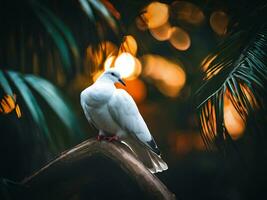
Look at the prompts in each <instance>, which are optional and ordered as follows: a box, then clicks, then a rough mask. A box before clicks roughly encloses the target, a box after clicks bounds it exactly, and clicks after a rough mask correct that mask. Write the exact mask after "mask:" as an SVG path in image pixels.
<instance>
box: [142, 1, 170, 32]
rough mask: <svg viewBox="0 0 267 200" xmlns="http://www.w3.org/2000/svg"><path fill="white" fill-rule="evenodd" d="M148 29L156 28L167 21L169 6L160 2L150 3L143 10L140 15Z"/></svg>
mask: <svg viewBox="0 0 267 200" xmlns="http://www.w3.org/2000/svg"><path fill="white" fill-rule="evenodd" d="M142 16H143V19H144V21H145V22H146V24H147V26H148V28H157V27H159V26H162V25H163V24H165V23H166V22H167V21H168V19H169V6H168V5H167V4H164V3H160V2H152V3H150V4H149V5H148V6H147V7H146V8H145V13H144V14H143V15H142Z"/></svg>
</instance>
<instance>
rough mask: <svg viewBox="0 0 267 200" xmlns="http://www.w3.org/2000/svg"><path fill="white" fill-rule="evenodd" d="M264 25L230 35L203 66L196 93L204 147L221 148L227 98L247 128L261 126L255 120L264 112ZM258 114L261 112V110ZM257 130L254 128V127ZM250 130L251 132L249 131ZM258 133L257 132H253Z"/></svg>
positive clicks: (266, 49) (266, 72)
mask: <svg viewBox="0 0 267 200" xmlns="http://www.w3.org/2000/svg"><path fill="white" fill-rule="evenodd" d="M266 36H267V26H266V25H264V26H262V27H261V28H259V29H258V30H256V31H255V29H251V30H250V31H239V32H237V33H234V34H232V35H230V36H229V37H228V38H226V40H225V41H224V42H223V43H222V44H221V45H220V46H219V48H218V51H217V52H215V54H212V55H210V56H209V57H208V59H207V60H206V62H205V63H204V65H207V64H209V68H208V69H207V70H206V82H205V83H204V84H203V86H202V87H201V88H200V89H199V91H198V92H197V94H196V95H197V98H198V102H200V104H199V106H198V109H199V116H200V123H201V131H202V135H203V138H204V141H205V142H206V144H207V146H208V147H210V148H213V147H218V148H223V147H224V145H225V142H224V141H225V140H226V139H227V138H230V137H229V133H228V131H227V129H226V127H225V121H224V106H225V101H226V99H228V100H229V101H230V102H231V103H232V104H233V106H234V108H235V109H236V111H237V112H238V114H239V115H240V117H241V118H242V119H243V121H244V122H246V123H247V127H249V126H250V125H252V124H250V123H252V122H249V120H251V119H253V120H252V121H253V126H256V127H259V128H261V127H263V126H264V125H263V124H262V123H261V122H260V121H257V119H258V118H260V117H263V116H258V115H257V113H258V111H259V110H264V112H265V115H266V108H265V104H264V103H263V99H264V98H263V95H265V94H266V91H265V88H264V85H265V84H266V80H267V66H266V61H267V56H266V52H267V41H266ZM261 113H262V112H261ZM257 130H258V129H257ZM252 132H253V131H252ZM255 134H259V133H255Z"/></svg>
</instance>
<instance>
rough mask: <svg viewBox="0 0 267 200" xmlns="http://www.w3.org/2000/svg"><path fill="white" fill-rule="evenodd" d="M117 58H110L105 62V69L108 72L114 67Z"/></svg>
mask: <svg viewBox="0 0 267 200" xmlns="http://www.w3.org/2000/svg"><path fill="white" fill-rule="evenodd" d="M115 58H116V56H110V57H108V58H107V59H106V61H105V62H104V69H105V70H107V69H109V68H111V67H112V65H114V62H115V61H114V59H115Z"/></svg>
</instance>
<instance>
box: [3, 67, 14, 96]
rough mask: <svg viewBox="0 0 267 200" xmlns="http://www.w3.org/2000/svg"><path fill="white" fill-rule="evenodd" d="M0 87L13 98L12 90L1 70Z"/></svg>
mask: <svg viewBox="0 0 267 200" xmlns="http://www.w3.org/2000/svg"><path fill="white" fill-rule="evenodd" d="M0 86H1V87H2V88H3V89H4V91H5V93H6V94H8V95H10V96H13V92H12V89H11V87H10V85H9V83H8V80H7V79H6V77H5V75H4V73H3V71H2V70H0Z"/></svg>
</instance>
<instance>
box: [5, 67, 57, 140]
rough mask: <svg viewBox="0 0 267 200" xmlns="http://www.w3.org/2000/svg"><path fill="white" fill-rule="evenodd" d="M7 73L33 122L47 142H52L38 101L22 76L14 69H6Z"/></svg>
mask: <svg viewBox="0 0 267 200" xmlns="http://www.w3.org/2000/svg"><path fill="white" fill-rule="evenodd" d="M7 73H8V75H9V77H10V79H11V80H12V81H13V83H14V85H15V86H16V87H17V89H18V91H19V92H20V94H21V96H22V97H23V99H24V102H25V104H26V105H27V107H28V109H29V111H30V113H31V115H32V118H33V120H34V122H35V123H36V124H37V125H38V127H39V128H40V129H41V130H42V131H43V132H44V134H45V136H46V138H47V139H48V140H49V142H51V143H53V142H52V139H51V136H50V132H49V130H48V126H47V123H46V120H45V117H44V115H43V112H42V111H41V108H40V106H39V105H38V102H37V101H36V99H35V97H34V96H33V94H32V92H31V90H30V89H29V87H28V86H27V85H26V83H25V82H24V81H23V78H22V77H21V75H20V74H18V73H16V72H14V71H8V72H7Z"/></svg>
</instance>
